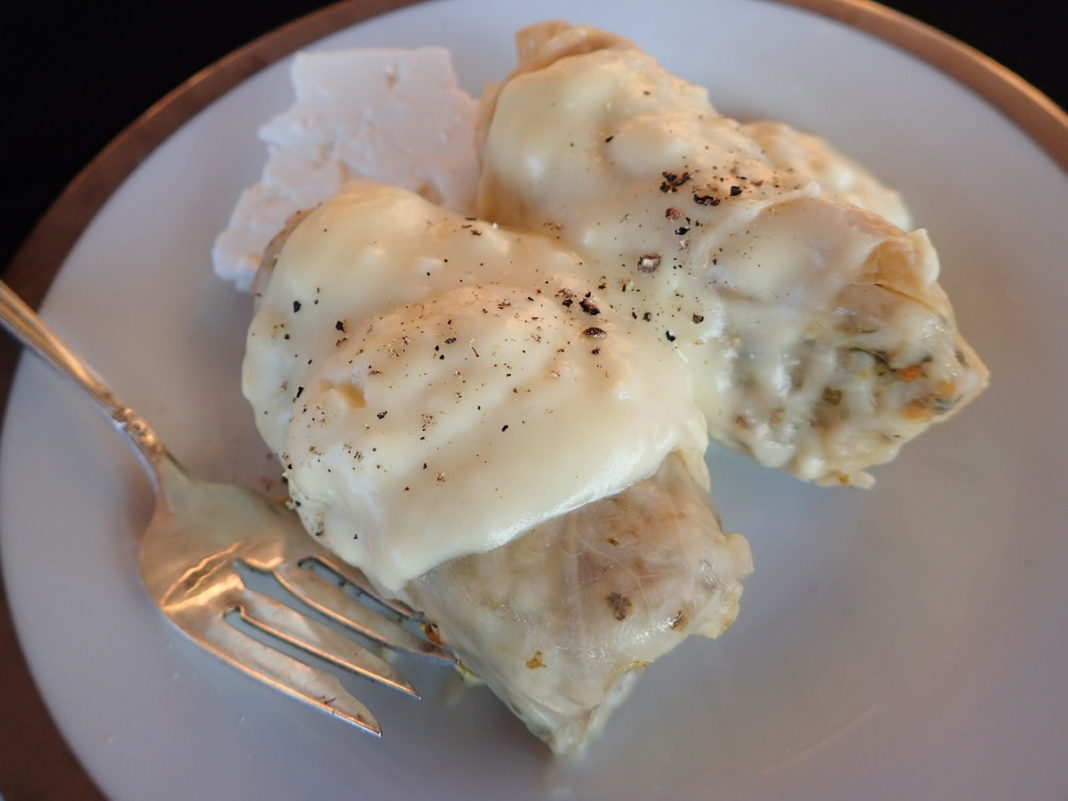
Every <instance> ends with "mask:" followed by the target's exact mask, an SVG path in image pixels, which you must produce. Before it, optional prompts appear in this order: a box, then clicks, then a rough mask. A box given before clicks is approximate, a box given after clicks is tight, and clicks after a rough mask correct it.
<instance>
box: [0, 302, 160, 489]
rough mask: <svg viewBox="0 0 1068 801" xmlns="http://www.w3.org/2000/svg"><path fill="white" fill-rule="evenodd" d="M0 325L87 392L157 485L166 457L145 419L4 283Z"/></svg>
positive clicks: (0, 303) (0, 304) (0, 307)
mask: <svg viewBox="0 0 1068 801" xmlns="http://www.w3.org/2000/svg"><path fill="white" fill-rule="evenodd" d="M0 325H3V327H4V328H6V329H7V330H8V332H9V333H11V335H12V336H14V337H15V339H17V340H18V341H19V342H21V343H22V344H23V345H25V346H26V347H27V348H29V349H30V350H31V351H33V352H34V353H35V354H37V355H38V356H40V357H41V358H42V359H44V361H45V362H47V363H48V364H49V365H51V366H52V367H53V368H55V370H56V371H57V372H59V373H60V374H62V375H65V376H67V377H68V378H70V379H71V380H73V381H74V383H75V384H77V385H78V386H79V387H81V388H82V389H83V390H84V391H85V392H86V393H88V394H89V396H90V397H91V398H92V399H93V401H94V402H95V403H96V406H97V408H98V409H100V410H101V411H102V412H103V413H104V414H105V415H107V417H108V419H109V420H111V424H112V425H113V426H115V428H117V429H118V430H119V431H121V432H122V433H123V434H125V435H126V438H127V439H128V440H129V442H130V444H131V445H133V447H134V449H135V451H136V452H137V455H138V456H139V457H141V459H142V460H143V461H144V463H145V466H146V467H147V468H148V470H149V473H151V475H152V478H153V480H154V481H156V482H158V478H159V469H160V463H161V461H162V460H165V459H168V458H169V457H168V455H167V453H166V450H165V449H164V447H163V445H162V444H161V443H160V441H159V438H158V437H157V436H156V432H155V431H153V430H152V427H151V426H150V425H149V424H148V422H147V421H146V420H145V418H143V417H142V416H141V415H140V414H138V413H137V412H135V411H134V410H133V409H131V408H130V407H129V406H126V405H125V404H123V403H120V402H119V399H118V398H117V397H115V393H114V392H112V391H111V389H110V388H109V387H108V385H107V384H105V383H104V381H103V379H102V378H100V376H98V375H97V374H96V373H95V372H94V371H93V369H92V368H91V367H89V365H88V364H86V363H85V362H84V361H82V360H81V358H79V357H78V356H77V355H76V354H75V353H74V352H73V351H72V350H71V349H70V348H68V347H67V346H66V345H65V344H63V342H62V340H60V338H59V337H58V336H57V335H56V333H55V332H54V331H52V329H51V328H49V327H48V326H47V325H46V324H45V322H44V320H42V319H41V318H40V317H38V316H37V314H36V312H34V310H33V309H31V308H30V307H29V306H27V305H26V303H25V301H23V300H22V298H20V297H19V296H18V295H16V294H15V292H14V290H12V289H11V287H9V286H8V285H7V284H6V283H4V282H3V281H0Z"/></svg>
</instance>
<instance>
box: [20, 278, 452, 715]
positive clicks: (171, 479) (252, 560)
mask: <svg viewBox="0 0 1068 801" xmlns="http://www.w3.org/2000/svg"><path fill="white" fill-rule="evenodd" d="M0 323H2V324H3V326H4V328H6V329H7V330H8V331H9V332H10V333H11V334H13V335H14V336H15V338H16V339H18V340H19V341H20V342H21V343H22V344H23V345H25V346H26V347H28V348H29V349H30V350H32V351H34V352H35V353H36V354H37V355H38V356H41V357H42V358H43V359H44V360H45V361H46V362H48V363H49V364H50V365H51V366H52V367H54V368H55V369H57V370H58V371H59V372H60V373H62V374H64V375H66V376H68V377H70V378H72V379H73V380H74V382H75V383H76V384H77V385H78V386H79V387H81V388H82V389H83V390H84V391H85V392H86V393H87V394H88V395H89V396H90V397H91V398H92V399H93V401H94V402H95V403H96V406H97V407H98V408H99V409H100V410H101V411H103V412H104V414H106V415H107V416H108V418H109V419H110V420H111V422H112V424H113V425H114V426H115V428H117V429H118V430H119V431H121V432H122V433H123V434H125V435H126V439H127V441H128V442H129V443H130V444H131V445H132V446H133V448H134V451H135V452H136V453H137V455H138V457H140V462H141V464H142V466H143V467H144V468H145V471H146V472H147V473H148V476H149V478H150V479H151V481H152V486H153V489H154V491H155V495H156V508H155V513H154V514H153V516H152V520H151V522H150V523H149V525H148V528H147V529H146V530H145V532H144V534H142V536H141V540H140V549H139V562H140V568H141V580H142V582H143V584H144V587H145V589H146V590H147V592H148V594H149V595H150V596H151V598H152V599H153V600H154V601H155V602H156V604H157V605H158V606H159V608H160V610H161V611H162V612H163V614H164V615H165V616H166V617H167V618H168V619H169V620H170V621H171V622H172V623H173V624H174V625H175V626H176V627H177V628H178V630H179V631H181V632H182V633H183V634H184V635H186V636H187V637H189V638H190V639H191V640H192V641H193V642H195V643H196V644H197V645H200V646H201V647H203V648H204V649H206V650H208V651H210V652H211V653H213V654H215V655H216V656H217V657H219V658H220V659H222V660H223V661H224V662H226V663H227V664H229V665H232V666H233V667H235V668H237V669H239V670H241V671H243V672H245V673H246V674H248V675H249V676H252V677H253V678H256V679H259V680H260V681H262V682H264V683H265V684H267V685H269V686H271V687H274V688H275V689H277V690H280V691H282V692H284V693H286V694H288V695H290V696H292V697H293V698H296V699H297V700H299V701H303V702H304V703H307V704H311V705H312V706H314V707H317V708H319V709H322V710H324V711H326V712H329V713H330V714H332V715H334V716H336V717H338V718H341V719H343V720H346V721H348V722H349V723H352V724H355V725H356V726H358V727H360V728H361V729H363V730H365V731H367V732H370V733H372V734H374V735H376V736H380V735H381V733H382V729H381V727H380V726H379V724H378V721H377V720H376V719H375V717H374V715H373V714H371V712H370V710H368V709H367V707H366V706H364V705H363V704H362V703H361V702H360V701H359V700H357V699H356V698H354V697H353V696H352V695H351V694H350V693H348V692H347V691H346V690H345V689H344V688H343V687H342V685H341V683H340V682H339V681H338V680H337V678H336V677H335V676H333V675H331V674H330V673H328V672H327V671H325V670H323V669H321V668H317V667H313V666H311V665H308V664H305V663H304V662H302V661H300V660H298V659H295V658H294V657H292V656H289V655H288V654H286V653H283V652H282V651H279V650H277V649H276V648H274V647H271V646H270V645H267V644H265V643H264V642H262V641H261V640H260V639H259V638H256V637H253V636H252V635H251V634H250V629H248V628H247V627H251V629H257V630H258V631H259V632H262V634H263V635H265V637H264V638H263V639H264V640H267V641H275V642H281V643H285V644H287V645H289V646H291V647H294V648H297V649H299V650H301V651H304V652H305V653H308V654H312V655H314V656H315V657H318V658H319V659H322V660H325V661H326V662H328V663H330V664H333V665H335V666H336V667H338V668H341V669H342V670H344V671H347V672H349V673H354V674H356V675H359V676H364V677H366V678H368V679H371V680H373V681H377V682H380V683H382V684H385V685H387V686H389V687H392V688H394V689H397V690H400V691H401V692H404V693H406V694H408V695H411V696H414V697H415V698H418V697H419V696H418V694H417V693H416V691H415V690H414V689H413V688H412V686H411V684H409V683H408V681H407V680H406V679H405V678H404V677H403V676H402V675H401V674H400V673H399V672H398V671H397V670H396V669H395V668H393V667H392V666H391V665H389V664H388V663H386V662H385V661H383V660H382V659H381V658H379V657H378V656H376V655H375V654H374V653H372V652H371V651H370V650H368V649H367V648H365V647H364V646H362V645H360V644H359V643H358V642H357V641H356V640H354V639H351V638H350V637H347V636H344V635H342V634H341V633H339V631H337V630H335V628H332V627H330V626H328V625H325V624H324V622H320V621H319V620H316V619H313V615H318V616H319V617H320V618H321V619H322V620H324V621H332V622H333V623H335V624H339V625H340V626H341V627H343V628H344V629H347V630H349V631H353V632H357V633H358V634H360V635H362V636H364V637H366V638H368V639H370V640H372V641H374V642H376V643H380V644H382V645H385V646H388V647H390V648H392V649H395V650H400V651H407V652H410V653H414V654H418V655H420V656H423V657H429V658H431V659H435V660H439V661H441V662H444V663H450V664H451V663H453V662H454V661H455V660H454V658H453V657H452V655H450V654H449V653H448V652H446V651H444V650H443V649H441V648H439V647H438V646H437V645H436V644H434V643H432V642H430V641H428V640H426V639H423V638H422V637H419V636H417V635H416V634H414V633H413V632H412V631H410V630H408V629H407V628H404V627H403V626H402V625H400V624H401V623H403V622H408V621H413V620H414V621H416V622H418V621H417V620H416V615H415V613H414V612H413V611H412V610H411V609H409V608H408V607H406V606H405V605H403V604H400V603H398V602H394V601H388V600H386V599H383V598H381V597H380V596H379V595H378V594H376V593H375V591H374V590H373V588H372V587H371V585H370V584H369V582H368V581H367V579H366V578H365V577H364V576H363V575H362V574H361V573H360V572H359V571H358V570H356V569H355V568H352V567H350V566H348V565H346V564H344V563H343V562H341V561H340V560H338V559H337V558H336V557H334V556H333V555H332V554H330V553H329V552H328V551H326V550H324V549H323V548H321V547H320V546H318V545H317V544H316V543H315V542H314V541H313V540H312V539H311V538H310V537H309V536H308V535H307V534H306V533H305V531H304V529H303V528H302V527H301V525H300V522H299V520H298V519H297V517H296V515H294V514H293V513H292V512H290V511H288V510H286V509H284V508H282V507H280V506H279V505H277V504H272V503H271V502H269V501H268V500H267V499H266V498H264V497H263V496H261V495H259V494H258V493H255V492H252V491H251V490H248V489H244V488H242V487H236V486H232V485H227V484H214V483H209V482H206V481H201V480H199V479H197V478H195V477H193V476H191V475H189V474H188V473H186V472H185V471H184V470H183V469H182V468H181V467H179V465H178V463H177V462H176V461H175V460H174V458H173V457H172V456H171V455H170V454H169V453H168V452H167V450H166V449H165V448H164V446H163V444H162V443H161V442H160V440H159V438H158V437H157V436H156V433H155V432H154V431H153V430H152V428H151V427H150V426H149V425H148V423H147V422H146V421H145V419H144V418H143V417H141V415H139V414H138V413H137V412H135V411H134V410H133V409H131V408H129V407H128V406H125V405H123V404H122V403H120V402H119V401H118V399H117V398H116V397H115V395H114V394H113V393H112V391H111V390H110V389H109V388H108V387H107V386H106V385H105V384H104V382H103V381H102V380H101V379H100V377H99V376H97V375H96V373H94V372H93V371H92V369H91V368H89V366H88V365H86V364H85V363H84V362H83V361H82V360H81V359H79V358H78V357H77V356H76V355H75V354H74V353H73V352H72V351H71V350H70V349H68V348H67V347H66V346H65V345H64V344H63V343H62V342H61V341H60V340H59V338H58V337H57V336H56V335H55V334H54V333H53V332H52V331H51V330H50V329H49V328H48V327H47V326H46V325H45V324H44V322H43V321H42V320H41V319H40V318H39V317H38V316H37V315H36V314H34V312H33V311H32V310H31V309H30V308H29V306H27V305H26V304H25V303H24V302H23V301H22V300H21V299H20V298H19V297H18V296H17V295H16V294H15V293H14V292H13V291H12V290H11V288H10V287H8V286H7V284H5V283H3V282H2V281H0ZM241 566H243V567H245V568H248V569H251V570H253V571H256V572H259V573H263V574H267V575H269V576H273V577H274V578H275V579H277V581H278V583H279V584H280V585H281V586H282V587H283V588H284V589H285V591H287V592H288V594H289V596H291V599H292V600H295V601H296V603H295V604H294V606H300V605H302V604H303V606H304V607H305V609H306V610H307V609H310V610H313V611H312V614H311V615H309V614H306V613H303V612H298V611H296V609H295V608H293V607H291V606H289V605H286V604H284V603H280V602H279V601H278V600H275V598H273V597H271V596H270V595H266V594H264V593H261V592H258V591H256V590H254V589H251V588H250V587H248V586H247V585H246V583H245V581H244V580H243V578H242V576H241V572H240V567H241ZM323 573H326V574H328V575H332V578H333V580H329V579H326V578H323V575H322V574H323ZM343 584H348V585H350V590H354V591H355V593H356V594H359V595H361V596H363V597H365V598H368V599H370V600H371V601H372V602H374V603H377V604H378V605H379V607H380V610H379V611H376V610H372V609H371V608H369V607H368V606H366V605H364V604H362V603H360V602H359V601H358V600H356V598H355V597H353V595H352V594H350V593H349V592H345V591H344V590H343V589H342V585H343ZM238 621H240V624H244V625H243V626H242V625H240V624H238ZM235 624H238V625H235Z"/></svg>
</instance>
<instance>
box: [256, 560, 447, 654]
mask: <svg viewBox="0 0 1068 801" xmlns="http://www.w3.org/2000/svg"><path fill="white" fill-rule="evenodd" d="M274 576H275V578H276V579H278V582H279V583H280V584H281V585H282V586H283V587H285V588H286V589H287V590H289V592H291V593H293V595H294V596H296V597H297V598H299V599H300V600H301V601H303V602H304V603H306V604H307V605H308V606H310V607H311V608H312V609H314V610H316V611H317V612H319V613H320V614H323V615H326V616H327V617H328V618H330V619H331V620H333V621H335V622H337V623H340V624H341V625H343V626H347V627H349V628H351V629H352V630H354V631H357V632H359V633H360V634H362V635H364V636H365V637H369V638H370V639H372V640H374V641H375V642H379V643H382V644H383V645H387V646H389V647H391V648H395V649H400V650H404V651H409V652H410V653H414V654H417V655H419V656H424V657H430V658H432V659H436V660H440V661H442V662H448V663H449V664H453V663H454V662H455V661H456V660H455V659H454V658H453V656H452V655H451V654H449V653H448V652H446V651H444V650H442V649H441V648H439V647H438V646H437V645H435V644H434V643H432V642H430V641H429V640H424V639H423V638H422V637H418V636H416V635H415V634H413V633H412V632H410V631H408V630H407V629H405V628H404V627H402V626H400V625H398V624H397V623H394V622H393V621H392V620H387V619H386V618H384V617H383V616H382V615H380V614H378V613H376V612H375V611H374V610H373V609H368V608H367V607H366V606H364V605H363V604H361V603H360V602H359V601H357V600H356V599H355V598H352V597H351V596H349V595H347V594H346V593H345V592H343V591H342V590H341V588H340V587H338V586H336V585H334V584H331V583H330V582H329V581H327V580H326V579H324V578H323V577H322V576H319V575H316V574H315V573H313V572H312V571H310V570H307V569H305V568H301V567H297V566H294V565H292V564H284V565H282V566H281V567H279V568H276V569H275V571H274ZM376 597H377V596H376Z"/></svg>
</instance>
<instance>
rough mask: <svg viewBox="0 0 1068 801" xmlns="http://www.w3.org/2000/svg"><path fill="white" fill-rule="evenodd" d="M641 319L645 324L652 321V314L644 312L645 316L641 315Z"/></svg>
mask: <svg viewBox="0 0 1068 801" xmlns="http://www.w3.org/2000/svg"><path fill="white" fill-rule="evenodd" d="M642 319H643V320H645V322H649V321H650V320H652V319H653V313H652V312H645V314H643V315H642Z"/></svg>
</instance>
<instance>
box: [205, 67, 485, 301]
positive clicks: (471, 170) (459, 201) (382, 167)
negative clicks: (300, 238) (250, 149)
mask: <svg viewBox="0 0 1068 801" xmlns="http://www.w3.org/2000/svg"><path fill="white" fill-rule="evenodd" d="M291 77H292V81H293V88H294V92H295V95H296V100H295V102H294V103H293V105H292V106H291V107H290V108H289V109H288V110H287V111H285V112H283V113H282V114H279V115H278V116H276V117H275V118H274V119H272V120H271V121H270V122H268V123H267V124H266V125H264V126H263V127H262V128H261V129H260V132H259V137H260V139H261V140H262V141H263V142H265V143H266V144H267V149H268V159H267V163H266V165H265V167H264V170H263V177H262V180H261V181H260V183H257V184H256V185H255V186H253V187H251V188H250V189H247V190H246V191H245V192H243V193H242V194H241V197H240V198H239V199H238V201H237V205H236V206H235V208H234V211H233V213H232V215H231V217H230V222H229V224H228V225H227V227H226V230H224V231H223V232H222V233H221V234H219V236H218V237H217V238H216V240H215V246H214V248H213V249H212V261H213V263H214V267H215V272H216V274H217V275H218V276H219V277H221V278H224V279H226V280H230V281H233V282H234V284H235V285H236V286H237V287H238V288H239V289H242V290H245V291H247V290H248V289H249V288H250V286H251V284H252V278H253V276H254V275H255V272H256V269H257V267H258V266H259V263H260V259H261V257H262V255H263V251H264V248H266V246H267V244H268V243H269V242H270V240H271V238H272V237H273V236H274V235H275V234H276V233H278V231H279V230H281V228H282V227H283V226H284V225H285V222H286V220H287V219H288V218H289V216H290V215H292V214H293V213H294V212H297V211H300V210H303V209H309V208H313V207H314V206H316V205H318V204H319V203H321V202H322V201H324V200H326V199H327V198H329V197H331V196H333V195H335V194H336V193H337V192H338V191H339V190H340V189H341V187H342V186H343V185H344V184H345V183H346V182H347V181H348V180H350V179H353V178H370V179H374V180H381V181H388V182H389V183H391V184H394V185H396V186H401V187H404V188H406V189H410V190H412V191H414V192H418V193H419V194H421V195H423V196H424V197H426V198H427V199H429V200H431V201H433V202H435V203H439V204H441V205H443V206H445V207H446V208H448V209H452V210H455V211H461V212H467V211H468V210H469V208H470V207H471V205H472V198H473V196H474V190H475V184H476V181H477V179H478V167H477V161H476V156H475V144H474V129H475V114H476V110H477V102H476V101H475V100H473V99H472V98H471V97H470V96H469V95H468V94H467V93H466V92H464V91H463V89H461V88H460V87H459V84H458V81H457V78H456V72H455V70H454V69H453V67H452V60H451V57H450V54H449V52H448V51H447V50H445V49H443V48H437V47H427V48H419V49H415V50H375V49H369V50H349V51H334V52H319V53H301V54H298V55H297V56H296V57H295V58H294V59H293V66H292V70H291Z"/></svg>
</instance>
